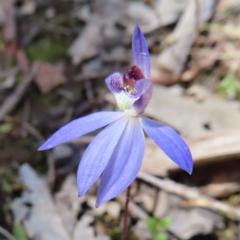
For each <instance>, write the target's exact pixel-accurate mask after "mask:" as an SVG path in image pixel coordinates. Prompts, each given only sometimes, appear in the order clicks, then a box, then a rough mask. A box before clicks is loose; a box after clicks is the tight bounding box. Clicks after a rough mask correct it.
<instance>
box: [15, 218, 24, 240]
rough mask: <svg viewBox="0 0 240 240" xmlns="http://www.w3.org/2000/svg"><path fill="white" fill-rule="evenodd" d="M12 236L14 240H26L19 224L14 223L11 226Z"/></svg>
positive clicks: (22, 228)
mask: <svg viewBox="0 0 240 240" xmlns="http://www.w3.org/2000/svg"><path fill="white" fill-rule="evenodd" d="M13 236H14V237H15V238H16V240H28V239H27V234H26V231H25V228H24V227H23V225H22V224H21V223H20V222H16V223H15V224H14V226H13Z"/></svg>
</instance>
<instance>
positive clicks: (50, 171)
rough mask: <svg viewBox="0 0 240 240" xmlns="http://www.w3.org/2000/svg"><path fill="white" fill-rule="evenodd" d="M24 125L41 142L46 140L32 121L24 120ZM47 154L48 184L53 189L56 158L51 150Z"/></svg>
mask: <svg viewBox="0 0 240 240" xmlns="http://www.w3.org/2000/svg"><path fill="white" fill-rule="evenodd" d="M23 127H24V128H25V130H26V131H27V132H29V133H30V134H31V135H32V136H34V137H35V138H36V139H37V140H38V141H39V142H43V141H44V137H43V136H42V135H41V133H40V132H39V131H38V130H37V129H36V128H34V127H33V126H32V125H31V124H30V123H28V122H26V121H23ZM46 156H47V163H48V184H49V187H50V189H53V187H54V184H55V179H56V170H55V163H54V159H53V157H52V156H51V154H50V153H49V152H46Z"/></svg>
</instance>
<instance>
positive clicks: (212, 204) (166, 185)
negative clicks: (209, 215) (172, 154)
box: [138, 172, 240, 220]
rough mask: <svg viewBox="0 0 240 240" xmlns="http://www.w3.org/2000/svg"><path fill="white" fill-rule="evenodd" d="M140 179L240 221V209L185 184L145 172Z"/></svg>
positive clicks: (192, 202)
mask: <svg viewBox="0 0 240 240" xmlns="http://www.w3.org/2000/svg"><path fill="white" fill-rule="evenodd" d="M138 178H139V179H142V180H143V181H146V182H148V183H151V184H152V185H154V186H156V187H159V188H161V189H163V190H165V191H166V192H169V193H173V194H176V195H178V196H181V197H183V198H185V199H187V200H190V204H191V205H192V206H193V205H194V206H198V207H204V208H209V209H212V210H215V211H220V212H225V213H229V214H231V216H234V218H235V219H237V220H240V209H238V208H235V207H233V206H231V205H229V204H225V203H222V202H220V201H218V200H215V199H214V198H211V197H207V196H205V195H203V194H201V193H200V192H199V191H198V190H197V189H194V188H189V187H187V186H185V185H183V184H180V183H176V182H174V181H171V180H168V179H160V178H156V177H154V176H152V175H149V174H147V173H144V172H139V173H138Z"/></svg>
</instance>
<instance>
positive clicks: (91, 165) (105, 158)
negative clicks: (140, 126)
mask: <svg viewBox="0 0 240 240" xmlns="http://www.w3.org/2000/svg"><path fill="white" fill-rule="evenodd" d="M127 122H128V118H126V117H122V118H120V119H119V120H117V121H115V122H113V123H112V124H110V125H109V126H107V127H106V128H105V129H103V130H102V131H101V132H100V133H99V134H98V135H97V136H96V137H95V138H94V140H93V141H92V142H91V144H90V145H89V146H88V148H87V149H86V151H85V152H84V155H83V157H82V159H81V162H80V165H79V167H78V173H77V182H78V191H79V196H82V195H84V194H85V193H86V191H87V190H88V189H89V188H90V187H91V186H92V184H93V183H94V182H95V181H96V180H97V179H98V178H99V177H100V175H101V174H102V172H103V171H104V169H105V167H106V166H107V164H108V162H109V159H110V158H111V156H112V153H113V151H114V149H115V147H116V145H117V143H118V142H119V139H120V137H121V135H122V133H123V130H124V128H125V127H126V125H127Z"/></svg>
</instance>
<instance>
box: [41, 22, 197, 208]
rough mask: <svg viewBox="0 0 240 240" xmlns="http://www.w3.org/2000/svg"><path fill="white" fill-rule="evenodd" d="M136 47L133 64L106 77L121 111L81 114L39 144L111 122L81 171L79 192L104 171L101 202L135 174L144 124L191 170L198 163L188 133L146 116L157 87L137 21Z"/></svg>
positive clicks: (49, 143) (171, 155) (87, 154)
mask: <svg viewBox="0 0 240 240" xmlns="http://www.w3.org/2000/svg"><path fill="white" fill-rule="evenodd" d="M132 50H133V58H134V66H132V67H131V68H129V69H128V70H127V71H126V72H125V73H124V75H123V77H122V76H121V74H120V73H118V72H116V73H113V74H112V75H110V76H109V77H108V78H106V80H105V81H106V84H107V86H108V88H109V89H110V90H111V91H112V93H113V94H114V95H115V97H116V100H117V104H118V107H119V108H120V110H122V111H119V112H97V113H93V114H90V115H88V116H85V117H81V118H79V119H76V120H74V121H72V122H70V123H68V124H67V125H65V126H64V127H62V128H60V129H59V130H58V131H57V132H56V133H54V134H53V135H52V136H51V137H50V138H49V139H48V140H47V141H46V142H45V143H44V144H43V145H42V146H41V147H40V148H39V149H38V150H46V149H50V148H53V147H55V146H57V145H59V144H62V143H64V142H67V141H70V140H72V139H74V138H78V137H80V136H82V135H84V134H86V133H89V132H91V131H94V130H96V129H99V128H102V127H104V126H107V127H106V128H104V129H103V130H102V131H101V132H100V133H99V134H98V135H97V136H96V137H95V138H94V140H93V141H92V142H91V144H90V145H89V146H88V148H87V149H86V151H85V152H84V155H83V157H82V159H81V162H80V164H79V167H78V173H77V184H78V191H79V196H83V195H84V194H85V193H86V192H87V190H88V189H89V188H90V187H91V186H92V185H93V184H94V182H96V180H97V179H98V178H99V177H100V176H101V175H102V178H101V181H100V185H99V189H98V194H97V201H96V207H98V206H100V205H101V204H103V203H104V202H107V201H109V200H110V199H112V198H114V197H116V196H117V195H118V194H120V193H121V192H123V191H124V190H125V189H126V188H127V187H128V186H130V185H131V183H132V182H133V181H134V180H135V179H136V177H137V174H138V172H139V169H140V167H141V164H142V160H143V156H144V149H145V138H144V132H143V130H144V131H145V132H146V133H147V135H148V136H149V137H150V138H152V139H153V141H154V142H155V143H156V144H157V145H158V146H159V147H160V148H161V149H162V150H163V151H164V152H165V153H166V155H167V156H168V157H169V158H170V159H172V160H173V161H174V162H175V163H176V164H178V165H179V167H180V168H182V169H184V170H186V171H187V172H188V173H190V174H191V172H192V168H193V161H192V156H191V153H190V150H189V148H188V146H187V145H186V143H185V142H184V141H183V139H182V138H181V137H180V136H179V135H178V134H177V133H176V132H175V131H174V130H173V129H172V128H170V127H168V126H166V125H164V124H162V123H159V122H157V121H154V120H152V119H149V118H146V117H143V116H142V114H143V112H144V110H145V108H146V107H147V105H148V103H149V101H150V99H151V96H152V90H153V87H152V82H151V81H150V57H149V52H148V47H147V43H146V40H145V38H144V36H143V33H142V32H141V30H140V28H139V26H138V25H137V26H136V27H135V30H134V34H133V38H132Z"/></svg>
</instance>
